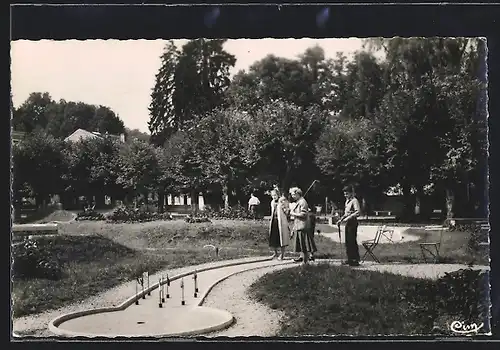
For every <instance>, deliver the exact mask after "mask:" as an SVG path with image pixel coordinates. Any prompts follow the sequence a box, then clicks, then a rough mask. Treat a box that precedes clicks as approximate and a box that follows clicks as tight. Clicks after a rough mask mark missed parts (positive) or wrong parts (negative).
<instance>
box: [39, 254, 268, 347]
mask: <svg viewBox="0 0 500 350" xmlns="http://www.w3.org/2000/svg"><path fill="white" fill-rule="evenodd" d="M270 260H272V258H271V257H265V258H255V259H249V260H246V261H233V262H229V263H225V264H224V263H222V264H220V265H216V266H208V267H204V268H199V269H194V270H191V271H188V272H184V273H180V274H178V275H176V276H173V277H171V278H169V279H170V281H175V280H177V279H179V278H183V277H186V276H189V275H192V274H193V273H194V271H197V272H203V271H208V270H214V269H219V268H223V267H229V266H237V265H244V264H251V263H257V262H263V261H270ZM258 268H260V267H256V268H252V269H250V270H253V269H258ZM241 272H244V271H238V272H234V273H232V274H230V275H228V276H225V277H223V278H220V279H219V280H217V281H215V282H214V283H212V284H211V285H210V286H209V287H208V288H207V291H206V292H205V293H204V294H203V296H202V298H201V299H200V301H199V302H198V304H197V307H201V306H200V305H201V304H202V303H203V301H204V300H205V299H206V297H207V296H208V294H209V293H210V291H211V290H212V289H213V287H214V286H215V285H217V284H218V283H220V282H222V281H223V280H225V279H227V278H229V277H230V276H232V275H234V274H238V273H241ZM166 283H167V281H163V283H161V284H160V282H158V283H155V284H153V285H152V286H150V287H149V288H146V289H144V290H143V291H141V292H139V293H137V294H135V295H133V296H132V297H130V298H128V299H127V300H125V301H124V302H122V303H121V304H119V305H117V306H113V307H101V308H94V309H88V310H82V311H76V312H70V313H66V314H63V315H60V316H58V317H56V318H55V319H53V320H52V321H50V322H49V325H48V328H49V331H50V332H52V333H53V334H55V335H59V336H64V337H93V338H94V337H103V336H100V335H90V334H85V333H79V332H73V331H69V330H64V329H61V328H59V325H61V324H62V323H64V322H66V321H69V320H71V319H75V318H78V317H82V316H88V315H93V314H98V313H105V312H116V311H122V310H124V309H126V308H127V307H129V306H130V305H131V304H133V303H134V302H135V301H136V300H138V299H140V298H142V296H144V295H146V294H148V293H150V292H151V291H153V290H155V289H157V288H159V287H160V285H163V284H166ZM213 310H217V311H218V312H224V313H227V314H228V315H230V317H229V316H228V317H227V318H230V319H229V320H228V321H226V322H223V323H221V324H219V325H215V326H212V327H208V328H204V329H198V330H191V331H186V332H182V333H175V334H173V333H165V334H158V335H155V337H172V336H187V335H195V334H204V333H209V332H214V331H218V330H221V329H224V328H227V327H229V326H230V325H231V324H232V323H233V322H234V317H233V316H232V315H231V314H230V313H228V312H227V311H223V310H219V309H213ZM226 316H227V315H226ZM127 337H128V336H127ZM131 337H134V335H131ZM135 337H137V336H135ZM141 337H142V336H141Z"/></svg>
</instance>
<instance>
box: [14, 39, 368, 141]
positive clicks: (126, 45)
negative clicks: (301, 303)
mask: <svg viewBox="0 0 500 350" xmlns="http://www.w3.org/2000/svg"><path fill="white" fill-rule="evenodd" d="M175 42H176V45H178V46H179V47H180V46H182V45H183V44H184V43H185V42H187V40H176V41H175ZM316 44H318V45H320V46H321V47H322V48H323V49H324V50H325V56H326V57H327V58H334V57H335V56H336V54H337V52H343V53H344V54H345V55H346V56H348V57H349V56H351V55H352V54H353V53H354V52H355V51H357V50H360V49H361V45H362V40H361V39H357V38H346V39H231V40H228V41H227V42H226V44H225V46H224V48H225V50H226V51H228V52H229V53H231V54H233V55H235V56H236V65H235V67H234V68H233V70H232V72H231V74H235V73H237V72H238V71H239V70H241V69H245V70H246V69H248V68H249V66H250V65H252V64H253V63H254V62H255V61H258V60H260V59H262V58H264V57H265V56H267V55H268V54H274V55H276V56H279V57H286V58H295V57H297V56H298V55H299V54H301V53H303V52H304V51H305V50H306V49H307V48H308V47H312V46H314V45H316ZM164 45H165V41H163V40H84V41H79V40H67V41H54V40H40V41H28V40H18V41H13V42H11V90H12V95H13V103H14V106H15V107H18V106H19V105H21V104H22V103H23V102H24V101H25V100H26V99H27V98H28V96H29V94H30V93H32V92H48V93H49V94H50V95H51V96H52V99H54V100H56V101H58V100H60V99H65V100H66V101H75V102H85V103H88V104H95V105H104V106H107V107H109V108H111V109H112V110H113V111H114V112H115V113H116V114H118V115H119V117H120V118H121V119H122V120H123V122H124V123H125V126H126V127H128V128H129V129H139V130H141V131H143V132H148V128H147V122H148V119H149V116H148V106H149V103H150V94H151V90H152V88H153V86H154V83H155V74H156V73H157V72H158V70H159V68H160V56H161V54H162V53H163V48H164Z"/></svg>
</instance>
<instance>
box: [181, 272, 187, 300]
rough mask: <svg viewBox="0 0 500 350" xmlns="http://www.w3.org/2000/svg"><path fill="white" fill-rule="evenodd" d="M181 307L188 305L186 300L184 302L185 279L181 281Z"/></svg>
mask: <svg viewBox="0 0 500 350" xmlns="http://www.w3.org/2000/svg"><path fill="white" fill-rule="evenodd" d="M181 305H186V300H184V278H183V279H181Z"/></svg>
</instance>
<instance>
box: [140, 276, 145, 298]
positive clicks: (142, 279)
mask: <svg viewBox="0 0 500 350" xmlns="http://www.w3.org/2000/svg"><path fill="white" fill-rule="evenodd" d="M140 281H141V288H142V299H146V293H144V272H143V273H142V276H141V277H140Z"/></svg>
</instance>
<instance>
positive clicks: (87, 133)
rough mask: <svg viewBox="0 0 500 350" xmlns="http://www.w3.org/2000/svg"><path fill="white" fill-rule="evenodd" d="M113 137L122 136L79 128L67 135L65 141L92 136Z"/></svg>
mask: <svg viewBox="0 0 500 350" xmlns="http://www.w3.org/2000/svg"><path fill="white" fill-rule="evenodd" d="M106 136H107V137H112V138H115V139H120V140H121V138H122V136H121V135H110V134H102V133H100V132H97V131H87V130H84V129H77V130H76V131H75V132H73V133H72V134H71V135H69V136H68V137H66V138H65V139H64V141H66V142H67V141H72V142H78V141H80V140H86V139H90V138H103V137H106Z"/></svg>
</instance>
